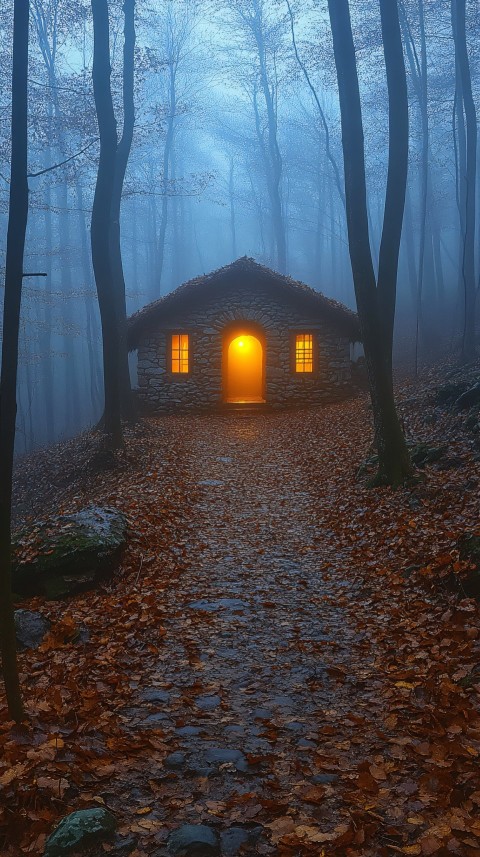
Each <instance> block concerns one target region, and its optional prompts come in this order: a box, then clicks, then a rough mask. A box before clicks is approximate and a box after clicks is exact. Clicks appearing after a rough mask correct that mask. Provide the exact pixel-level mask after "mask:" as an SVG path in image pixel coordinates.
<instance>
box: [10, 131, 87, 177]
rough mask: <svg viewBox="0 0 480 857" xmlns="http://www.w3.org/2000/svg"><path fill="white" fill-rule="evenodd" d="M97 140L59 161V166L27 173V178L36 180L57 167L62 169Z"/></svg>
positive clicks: (54, 165) (55, 165)
mask: <svg viewBox="0 0 480 857" xmlns="http://www.w3.org/2000/svg"><path fill="white" fill-rule="evenodd" d="M98 139H99V138H98V137H95V139H94V140H92V141H91V142H90V143H89V144H88V146H85V147H84V148H83V149H80V151H79V152H75V154H74V155H70V157H69V158H66V159H65V160H64V161H60V163H59V164H53V166H51V167H45V169H44V170H39V171H38V172H37V173H28V174H27V176H28V178H29V179H36V178H38V176H43V175H44V174H45V173H50V172H51V171H52V170H57V169H58V168H59V167H63V166H64V165H65V164H68V163H69V161H73V160H74V158H78V157H79V156H80V155H83V153H84V152H86V151H87V149H90V148H91V147H92V146H93V144H94V143H97V142H98Z"/></svg>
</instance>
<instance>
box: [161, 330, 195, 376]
mask: <svg viewBox="0 0 480 857" xmlns="http://www.w3.org/2000/svg"><path fill="white" fill-rule="evenodd" d="M174 336H188V371H187V372H174V371H173V368H172V367H173V337H174ZM192 345H193V337H192V331H191V330H189V329H188V328H184V327H183V328H178V327H176V328H172V329H171V330H168V331H167V349H166V356H167V374H168V376H169V377H170V378H171V379H172V380H175V381H178V380H179V379H181V378H190V376H191V374H192V366H193V360H192V357H193V348H192Z"/></svg>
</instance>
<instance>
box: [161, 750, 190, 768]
mask: <svg viewBox="0 0 480 857" xmlns="http://www.w3.org/2000/svg"><path fill="white" fill-rule="evenodd" d="M185 759H186V756H185V753H180V752H178V751H177V752H176V753H170V755H169V756H167V757H166V758H165V762H164V764H165V767H166V768H181V767H182V765H184V764H185Z"/></svg>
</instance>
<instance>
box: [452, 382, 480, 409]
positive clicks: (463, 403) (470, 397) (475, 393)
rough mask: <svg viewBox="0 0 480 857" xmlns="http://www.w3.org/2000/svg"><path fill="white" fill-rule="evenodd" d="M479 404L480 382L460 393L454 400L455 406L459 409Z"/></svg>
mask: <svg viewBox="0 0 480 857" xmlns="http://www.w3.org/2000/svg"><path fill="white" fill-rule="evenodd" d="M479 404H480V382H479V383H478V384H475V385H474V386H473V387H470V389H469V390H466V392H465V393H462V395H461V396H459V397H458V399H457V401H456V402H455V407H456V408H457V409H458V410H459V411H467V410H469V409H470V408H473V407H474V406H475V405H479Z"/></svg>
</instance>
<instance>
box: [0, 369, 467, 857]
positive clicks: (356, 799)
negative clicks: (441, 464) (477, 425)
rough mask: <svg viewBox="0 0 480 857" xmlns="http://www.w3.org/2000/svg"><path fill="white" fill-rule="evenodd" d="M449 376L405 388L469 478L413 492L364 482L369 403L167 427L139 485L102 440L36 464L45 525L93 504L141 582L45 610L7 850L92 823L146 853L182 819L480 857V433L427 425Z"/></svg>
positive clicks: (31, 655) (455, 477)
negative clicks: (468, 590)
mask: <svg viewBox="0 0 480 857" xmlns="http://www.w3.org/2000/svg"><path fill="white" fill-rule="evenodd" d="M431 383H432V379H429V378H427V379H426V382H425V385H426V386H425V391H424V393H422V395H423V398H422V397H421V396H420V399H418V400H416V404H415V405H412V404H408V402H409V401H410V399H411V395H410V393H411V391H410V387H409V382H408V381H407V382H405V383H404V385H403V387H402V388H401V391H400V393H401V397H403V398H404V399H405V400H406V402H407V403H406V404H405V406H404V408H403V417H404V421H405V424H406V425H407V429H408V431H409V433H410V435H411V437H412V438H415V439H422V440H428V441H429V442H430V443H434V444H439V443H440V442H441V443H444V442H447V441H448V444H449V446H450V447H452V451H454V452H455V455H456V456H457V457H458V458H459V459H460V460H461V461H463V462H466V463H465V464H463V465H462V467H461V468H460V469H459V470H458V471H455V473H453V472H452V471H449V472H448V474H446V473H445V471H442V470H439V469H438V468H436V465H435V464H433V463H432V464H431V465H429V464H427V465H426V467H425V474H426V481H425V482H424V483H422V484H420V485H419V486H416V487H413V488H409V489H402V490H400V491H397V492H391V491H389V490H387V489H381V490H378V491H375V492H372V491H368V490H367V489H366V488H365V487H364V485H363V484H362V483H359V482H357V481H356V480H355V476H354V474H355V472H356V470H357V469H358V465H359V463H360V461H361V459H362V456H364V455H365V453H366V451H367V445H368V440H369V437H370V428H369V423H368V411H367V408H366V403H365V402H362V401H360V400H355V401H353V402H347V403H342V404H338V405H334V406H331V407H328V408H325V409H321V410H313V411H302V412H298V413H288V414H271V415H263V416H248V417H242V416H238V415H236V416H229V417H221V416H213V417H199V416H185V417H164V418H159V419H152V420H150V421H149V422H148V423H143V424H141V425H139V426H138V427H137V428H135V429H133V430H130V431H129V433H128V435H127V446H126V450H125V452H124V453H122V454H121V455H120V456H119V457H118V460H117V462H116V469H114V470H108V471H103V470H98V468H94V469H93V468H92V467H90V466H89V461H90V460H91V459H92V457H94V453H95V445H96V443H97V441H96V440H95V437H94V436H91V435H85V436H83V437H82V438H80V439H78V440H76V441H73V442H70V443H67V444H64V445H62V446H60V447H58V448H56V449H55V450H51V451H48V452H42V453H39V454H38V455H37V456H35V457H34V458H33V459H32V460H31V461H29V462H26V463H24V464H23V466H22V473H21V474H20V475H19V479H20V480H21V481H20V483H19V486H18V492H19V514H20V516H21V517H22V519H24V520H25V519H26V518H28V514H29V513H30V512H31V513H35V512H37V513H38V512H39V510H41V515H42V516H44V515H45V514H46V513H47V512H54V513H57V512H60V511H65V512H70V511H75V510H76V509H79V508H81V507H82V506H83V505H87V504H88V503H90V502H91V501H92V499H94V500H95V501H96V502H101V503H105V504H108V505H114V506H117V507H118V508H120V509H121V510H122V511H123V512H125V514H126V515H127V516H128V520H129V527H130V532H131V538H130V543H129V546H128V550H127V553H126V555H125V558H124V563H123V567H122V572H121V576H120V577H119V579H118V580H117V581H114V582H112V583H111V584H109V585H108V586H106V587H104V588H103V589H102V590H100V591H98V592H94V593H89V594H88V595H85V596H79V597H77V598H75V600H73V601H70V602H69V603H68V605H67V606H65V605H61V604H58V603H52V602H45V601H42V600H41V599H38V598H37V599H33V600H32V602H31V604H29V606H31V607H32V609H38V610H41V611H42V612H43V613H44V614H45V615H47V616H48V618H49V619H50V620H51V622H52V627H51V630H50V633H49V634H48V636H47V637H46V638H45V640H44V643H43V644H42V646H41V647H40V648H39V649H38V650H37V651H35V652H33V651H30V652H25V653H22V654H21V655H20V664H21V670H22V680H23V684H24V687H25V692H26V704H27V710H28V712H29V714H30V720H29V722H28V723H26V724H25V725H24V726H22V727H21V728H17V727H14V726H13V724H10V723H8V722H7V721H6V719H5V716H4V715H5V712H4V710H2V711H1V712H0V714H1V715H3V720H1V719H0V724H1V725H0V744H1V747H2V756H1V761H0V851H1V852H2V855H3V854H5V855H6V856H7V857H20V855H23V854H26V853H28V854H32V855H34V857H35V855H40V854H41V853H42V849H43V844H44V842H45V836H46V834H48V833H50V831H51V829H52V827H53V826H54V824H55V823H56V822H57V821H58V820H59V818H61V817H62V816H63V815H65V814H67V813H68V812H69V811H72V810H75V809H81V808H83V807H86V806H92V805H93V806H94V805H98V806H106V807H107V808H109V809H110V810H112V811H114V812H115V814H116V815H117V816H118V819H119V822H120V830H121V831H122V832H123V835H124V836H127V835H130V834H133V835H134V836H135V837H136V840H137V850H138V853H139V854H140V855H144V854H148V853H150V852H151V851H152V850H153V849H154V848H159V847H160V848H161V847H163V846H164V843H165V841H166V838H167V836H168V832H169V831H170V830H171V829H172V828H173V827H175V826H178V825H179V824H183V823H187V824H190V823H194V824H201V823H204V824H207V825H213V826H214V827H215V829H217V830H218V831H221V830H224V829H225V828H227V827H229V826H232V825H242V826H247V827H248V829H250V827H249V826H252V825H256V826H258V827H260V828H261V829H262V830H263V835H262V836H261V837H260V839H259V840H258V843H257V845H256V846H255V850H254V851H251V853H259V854H266V855H272V857H273V855H275V857H277V855H279V857H289V856H291V857H294V855H295V857H298V855H309V854H313V855H315V857H319V855H324V857H330V855H331V856H332V857H339V855H342V857H354V855H365V857H390V855H392V854H413V855H424V854H426V855H428V854H438V855H439V857H445V855H449V854H452V855H460V857H476V855H479V854H480V823H479V822H478V820H477V819H478V813H479V807H480V782H479V776H478V757H479V754H480V720H479V715H478V702H479V699H478V691H479V689H480V671H479V668H478V664H479V662H480V659H479V642H478V641H479V638H480V636H479V631H480V623H479V617H478V607H477V605H476V603H475V602H473V601H472V600H470V599H468V598H466V597H459V595H458V593H452V591H451V590H450V589H449V588H448V587H447V586H446V585H444V584H443V583H442V581H446V580H447V579H448V577H449V575H450V574H451V573H453V574H455V575H458V576H459V577H460V578H461V575H462V573H463V571H464V567H463V565H462V562H461V561H460V559H459V556H458V550H457V547H456V545H457V541H458V535H459V533H460V532H463V531H469V530H470V531H472V532H473V531H475V529H476V528H477V529H478V484H479V478H480V474H479V472H478V470H479V467H478V462H475V461H474V458H473V456H472V450H471V449H470V448H469V444H470V439H469V436H468V435H466V434H462V430H461V426H459V422H458V421H459V419H460V418H459V417H458V415H454V414H450V413H445V414H443V413H442V414H440V415H437V416H438V420H437V423H436V424H435V430H433V429H432V428H431V425H430V424H429V427H428V428H427V424H426V422H425V418H426V417H428V416H429V414H430V411H429V408H430V410H431V409H432V408H433V407H434V406H433V405H432V406H430V405H429V404H428V402H429V401H430V399H431V397H429V394H428V385H429V384H430V385H431ZM359 439H360V440H359ZM467 468H468V469H467ZM33 473H34V474H35V478H34V477H33V475H32V474H33ZM69 473H70V474H71V478H69V479H68V478H65V479H63V481H62V485H63V486H64V487H63V488H62V490H61V492H59V489H58V487H55V482H56V481H57V483H58V479H56V477H55V474H57V475H58V474H64V475H68V474H69ZM52 474H53V477H54V478H53V479H52ZM471 480H476V482H475V485H474V483H473V482H472V481H471ZM52 483H53V484H54V489H53V490H52ZM33 484H35V492H34V491H33V488H32V485H33ZM467 484H471V485H472V486H473V487H472V489H466V487H465V486H466V485H467ZM475 486H476V487H475ZM27 523H28V521H27ZM83 628H85V629H86V630H87V631H88V634H85V635H82V634H79V629H83ZM2 704H3V703H2ZM212 751H214V752H213V754H212ZM215 752H216V753H217V755H215ZM174 754H178V756H176V757H175V758H178V759H179V764H178V766H177V765H176V764H175V765H172V764H171V759H172V757H173V755H174ZM169 759H170V761H168V760H169ZM239 760H240V761H239Z"/></svg>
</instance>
